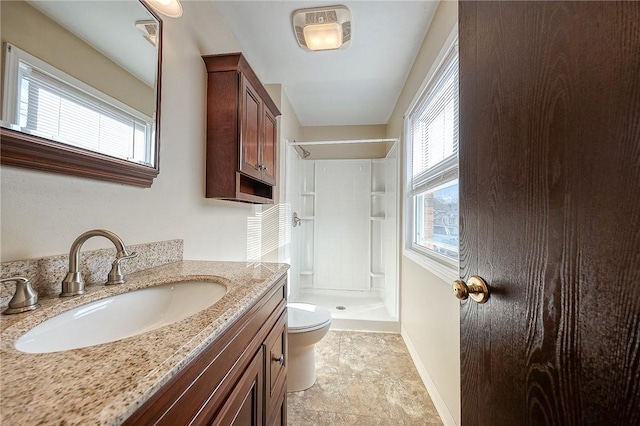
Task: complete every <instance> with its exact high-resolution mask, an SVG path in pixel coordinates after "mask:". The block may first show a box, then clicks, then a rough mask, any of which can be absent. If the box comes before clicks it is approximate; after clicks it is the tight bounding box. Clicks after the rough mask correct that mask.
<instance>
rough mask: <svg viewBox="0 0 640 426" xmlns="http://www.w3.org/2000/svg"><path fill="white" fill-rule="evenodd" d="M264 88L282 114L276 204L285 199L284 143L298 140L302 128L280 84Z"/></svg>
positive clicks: (266, 85)
mask: <svg viewBox="0 0 640 426" xmlns="http://www.w3.org/2000/svg"><path fill="white" fill-rule="evenodd" d="M265 88H266V89H267V92H268V93H269V96H271V99H273V102H275V104H276V106H277V107H278V109H279V110H280V112H281V113H282V115H281V116H280V117H279V118H278V120H279V125H280V128H279V131H280V136H279V140H280V146H279V147H278V148H279V149H278V156H279V158H278V161H277V163H276V164H278V165H279V169H278V182H279V185H277V186H276V187H275V189H274V193H275V202H276V203H278V202H280V201H282V200H284V199H285V187H284V183H285V171H286V162H285V161H284V160H286V158H287V155H286V152H287V151H286V149H287V147H286V142H287V141H289V142H293V141H294V140H299V139H300V138H301V135H302V127H301V126H300V121H298V116H297V115H296V113H295V111H294V110H293V107H292V106H291V103H290V102H289V98H288V97H287V94H286V92H285V91H284V88H283V87H282V85H281V84H265Z"/></svg>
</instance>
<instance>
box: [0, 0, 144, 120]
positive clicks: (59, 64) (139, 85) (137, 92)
mask: <svg viewBox="0 0 640 426" xmlns="http://www.w3.org/2000/svg"><path fill="white" fill-rule="evenodd" d="M0 9H2V18H1V28H2V43H3V48H4V42H9V43H11V44H13V45H14V46H16V47H18V48H20V49H22V50H24V51H26V52H28V53H30V54H32V55H33V56H35V57H37V58H38V59H40V60H42V61H44V62H46V63H48V64H50V65H53V66H54V67H56V68H58V69H59V70H61V71H64V72H65V73H67V74H69V75H71V76H73V77H75V78H77V79H78V80H80V81H83V82H85V83H86V84H88V85H89V86H92V87H94V88H96V89H98V90H99V91H101V92H103V93H106V94H108V95H109V96H111V97H113V98H115V99H117V100H119V101H120V102H122V103H124V104H127V105H129V106H130V107H132V108H134V109H136V110H138V111H141V112H142V113H144V114H146V115H147V116H149V117H153V116H154V112H155V91H154V89H153V88H151V87H149V86H147V85H146V84H145V83H143V82H142V81H140V80H138V79H137V78H136V77H134V76H133V75H132V74H130V73H128V72H127V71H125V70H124V69H123V68H121V67H120V66H119V65H118V64H116V63H115V62H113V61H111V60H110V59H109V58H107V57H106V56H104V55H103V54H102V53H100V52H98V51H97V50H95V49H94V48H92V47H91V46H90V45H88V44H87V43H85V42H84V41H82V40H81V39H79V38H78V37H76V36H75V35H73V34H72V33H70V32H69V31H67V30H66V29H65V28H64V27H61V26H60V25H58V24H57V23H56V22H55V21H53V20H51V19H50V18H49V17H47V16H46V15H44V14H43V13H41V12H40V11H38V10H37V9H35V8H33V7H32V6H30V5H28V4H27V3H25V2H24V1H3V2H1V7H0Z"/></svg>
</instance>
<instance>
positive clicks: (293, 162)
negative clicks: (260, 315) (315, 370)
mask: <svg viewBox="0 0 640 426" xmlns="http://www.w3.org/2000/svg"><path fill="white" fill-rule="evenodd" d="M369 142H371V143H375V142H377V143H380V141H365V142H362V143H369ZM332 143H333V144H339V142H332ZM344 143H354V141H348V142H344ZM385 144H386V145H385V146H386V148H385V149H384V154H385V155H384V156H383V157H379V158H366V159H362V158H359V159H343V158H340V155H339V153H340V152H341V151H342V150H341V149H340V147H339V146H336V147H335V148H336V149H335V150H334V151H335V153H337V155H336V154H334V155H331V156H330V157H331V158H330V159H310V158H313V156H310V155H309V151H313V143H305V144H304V147H301V146H297V145H296V144H289V146H288V148H287V162H286V164H287V179H286V180H287V190H286V193H287V202H288V204H290V206H291V215H292V229H291V250H290V263H291V270H290V277H289V278H290V286H289V293H290V294H289V300H290V301H294V302H306V303H313V304H315V305H320V306H323V307H325V308H327V309H329V311H330V312H331V314H332V318H333V322H332V324H333V325H332V327H333V328H337V329H340V328H342V329H358V330H371V331H395V332H397V331H399V321H398V316H399V315H398V217H397V209H398V188H397V186H398V185H397V182H398V178H397V174H398V155H397V142H396V141H395V140H392V141H386V142H385ZM305 148H306V149H305ZM324 157H325V158H326V157H327V156H324Z"/></svg>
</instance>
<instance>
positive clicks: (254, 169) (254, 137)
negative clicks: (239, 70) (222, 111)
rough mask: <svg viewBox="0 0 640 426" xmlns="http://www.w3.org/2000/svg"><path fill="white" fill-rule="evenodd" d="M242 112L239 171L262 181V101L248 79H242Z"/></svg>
mask: <svg viewBox="0 0 640 426" xmlns="http://www.w3.org/2000/svg"><path fill="white" fill-rule="evenodd" d="M241 90H242V110H241V111H240V121H241V124H240V141H239V143H238V149H239V151H240V164H239V169H240V172H241V173H244V174H246V175H249V176H251V177H254V178H256V179H262V167H261V163H260V139H261V133H262V128H261V126H262V100H261V99H260V96H258V92H256V90H255V89H254V88H253V87H252V86H251V84H250V83H249V82H248V81H247V79H246V78H244V77H242V85H241Z"/></svg>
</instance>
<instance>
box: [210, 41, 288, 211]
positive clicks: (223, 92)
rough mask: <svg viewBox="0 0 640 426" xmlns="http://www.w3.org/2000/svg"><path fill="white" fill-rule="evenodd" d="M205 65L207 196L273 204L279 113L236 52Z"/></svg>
mask: <svg viewBox="0 0 640 426" xmlns="http://www.w3.org/2000/svg"><path fill="white" fill-rule="evenodd" d="M203 59H204V62H205V64H206V66H207V72H208V73H209V76H208V86H207V172H206V196H207V198H221V199H225V200H233V201H242V202H248V203H256V204H267V203H272V202H273V186H274V185H275V184H276V176H277V174H276V153H277V146H278V122H277V120H276V117H277V116H279V115H280V111H278V108H277V107H276V105H275V103H274V102H273V100H272V99H271V97H270V96H269V94H268V93H267V91H266V90H265V88H264V86H263V85H262V83H260V80H258V77H257V76H256V74H255V73H254V72H253V70H252V69H251V67H250V66H249V64H248V63H247V61H246V59H245V58H244V57H243V56H242V54H240V53H232V54H224V55H208V56H203Z"/></svg>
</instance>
